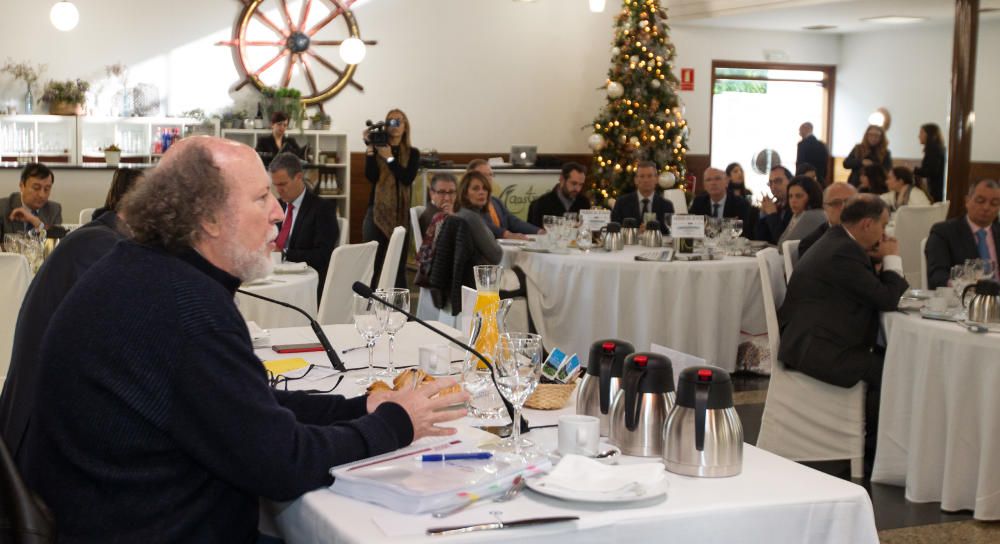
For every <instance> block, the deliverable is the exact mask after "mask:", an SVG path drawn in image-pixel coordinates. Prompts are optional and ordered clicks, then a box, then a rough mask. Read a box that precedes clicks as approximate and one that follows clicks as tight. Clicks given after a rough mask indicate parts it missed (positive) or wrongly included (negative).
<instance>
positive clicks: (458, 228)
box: [428, 216, 476, 315]
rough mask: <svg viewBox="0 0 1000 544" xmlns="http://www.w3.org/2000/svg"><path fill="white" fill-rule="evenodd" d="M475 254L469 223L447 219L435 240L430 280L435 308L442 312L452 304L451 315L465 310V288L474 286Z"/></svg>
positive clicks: (462, 220)
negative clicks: (463, 287)
mask: <svg viewBox="0 0 1000 544" xmlns="http://www.w3.org/2000/svg"><path fill="white" fill-rule="evenodd" d="M475 255H476V248H475V244H474V243H473V242H472V235H471V234H470V233H469V225H468V223H466V222H465V220H464V219H461V218H459V217H454V216H452V217H448V218H447V219H445V220H444V222H443V223H441V227H440V230H439V231H438V235H437V240H435V241H434V260H433V261H432V262H431V272H430V277H429V279H428V281H429V283H430V291H431V298H432V299H433V300H434V307H435V308H438V309H443V308H445V307H446V306H447V305H448V303H449V302H451V314H452V315H458V314H459V313H460V312H461V311H462V285H468V286H470V287H472V286H474V285H475V278H474V277H473V273H472V265H473V263H474V262H475Z"/></svg>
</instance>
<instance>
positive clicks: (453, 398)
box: [368, 378, 469, 440]
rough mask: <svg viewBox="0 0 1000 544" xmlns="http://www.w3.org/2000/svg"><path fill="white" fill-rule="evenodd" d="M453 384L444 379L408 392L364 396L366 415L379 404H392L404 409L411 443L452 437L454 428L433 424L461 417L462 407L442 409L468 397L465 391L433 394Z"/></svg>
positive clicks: (465, 400)
mask: <svg viewBox="0 0 1000 544" xmlns="http://www.w3.org/2000/svg"><path fill="white" fill-rule="evenodd" d="M456 383H457V382H456V381H455V380H454V379H451V378H444V379H439V380H434V381H432V382H428V383H425V384H423V385H421V386H419V387H417V388H416V389H413V390H409V391H379V392H377V393H372V394H370V395H368V413H372V412H374V411H375V409H376V408H378V406H379V405H380V404H382V403H383V402H394V403H396V404H398V405H400V406H402V407H403V409H404V410H406V413H407V415H409V416H410V422H411V423H412V424H413V440H418V439H420V438H423V437H425V436H447V435H451V434H455V433H456V432H457V431H456V430H455V429H454V428H449V427H438V426H437V425H436V424H438V423H444V422H446V421H454V420H456V419H461V418H463V417H465V415H466V412H467V410H466V409H465V408H464V407H462V408H458V409H455V410H445V408H447V407H449V406H454V405H458V404H462V403H465V402H468V400H469V394H468V393H466V392H465V391H459V392H457V393H448V394H445V395H440V396H438V397H435V398H431V397H433V396H434V395H437V394H438V393H439V392H440V391H441V390H442V389H447V388H449V387H452V386H453V385H455V384H456Z"/></svg>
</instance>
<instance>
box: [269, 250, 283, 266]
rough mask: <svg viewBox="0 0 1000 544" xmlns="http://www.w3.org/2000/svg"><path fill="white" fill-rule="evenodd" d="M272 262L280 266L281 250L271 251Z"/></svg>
mask: <svg viewBox="0 0 1000 544" xmlns="http://www.w3.org/2000/svg"><path fill="white" fill-rule="evenodd" d="M271 264H273V265H274V266H278V265H279V264H281V252H280V251H272V252H271Z"/></svg>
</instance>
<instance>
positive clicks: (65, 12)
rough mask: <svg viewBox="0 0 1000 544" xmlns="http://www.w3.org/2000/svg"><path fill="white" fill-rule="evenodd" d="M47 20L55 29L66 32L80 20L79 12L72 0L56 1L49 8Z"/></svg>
mask: <svg viewBox="0 0 1000 544" xmlns="http://www.w3.org/2000/svg"><path fill="white" fill-rule="evenodd" d="M49 20H50V21H52V26H54V27H56V29H57V30H61V31H63V32H68V31H70V30H73V29H74V28H76V25H77V23H79V22H80V12H79V11H77V9H76V6H74V5H73V3H72V2H67V1H62V2H56V3H55V4H54V5H53V6H52V9H51V10H49Z"/></svg>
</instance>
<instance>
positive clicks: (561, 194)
mask: <svg viewBox="0 0 1000 544" xmlns="http://www.w3.org/2000/svg"><path fill="white" fill-rule="evenodd" d="M586 179H587V169H586V168H584V166H583V165H582V164H580V163H578V162H568V163H566V164H564V165H563V166H562V172H561V173H560V174H559V184H558V185H556V186H555V187H553V188H552V190H551V191H549V192H547V193H545V194H544V195H542V196H540V197H538V198H536V199H535V201H534V202H532V203H531V206H529V207H528V222H529V223H531V224H532V225H535V226H536V227H544V225H543V224H542V218H543V217H544V216H546V215H557V216H559V217H562V215H563V214H564V213H567V212H579V211H580V210H586V209H589V208H590V200H589V199H588V198H587V197H585V196H583V194H581V193H582V192H583V182H584V181H586Z"/></svg>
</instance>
